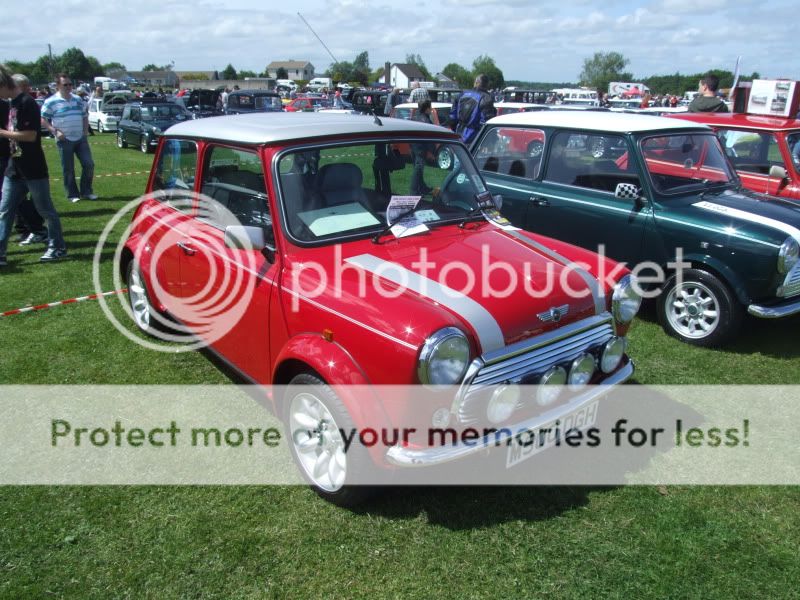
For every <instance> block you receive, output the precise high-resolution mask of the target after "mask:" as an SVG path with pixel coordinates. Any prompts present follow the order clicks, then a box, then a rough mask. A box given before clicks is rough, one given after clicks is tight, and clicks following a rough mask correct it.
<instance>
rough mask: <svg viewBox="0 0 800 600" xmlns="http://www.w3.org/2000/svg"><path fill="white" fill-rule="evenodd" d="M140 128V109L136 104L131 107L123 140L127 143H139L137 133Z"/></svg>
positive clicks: (138, 133)
mask: <svg viewBox="0 0 800 600" xmlns="http://www.w3.org/2000/svg"><path fill="white" fill-rule="evenodd" d="M141 129H142V109H141V108H140V107H138V106H132V107H131V118H130V121H129V122H128V127H127V128H126V129H125V141H126V142H128V143H129V144H135V145H138V144H139V135H140V133H141Z"/></svg>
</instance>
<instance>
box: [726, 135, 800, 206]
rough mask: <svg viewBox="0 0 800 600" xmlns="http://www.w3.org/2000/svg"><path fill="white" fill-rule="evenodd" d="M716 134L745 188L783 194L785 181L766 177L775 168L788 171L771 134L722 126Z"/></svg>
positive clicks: (775, 139)
mask: <svg viewBox="0 0 800 600" xmlns="http://www.w3.org/2000/svg"><path fill="white" fill-rule="evenodd" d="M716 133H717V137H718V138H719V139H720V141H721V142H722V146H723V148H724V149H725V154H727V156H728V158H729V159H730V161H731V162H732V163H733V166H734V167H735V169H736V173H737V174H738V175H739V178H740V179H741V180H742V184H743V185H744V186H745V187H746V188H747V189H749V190H753V191H755V192H760V193H762V194H771V195H776V196H777V195H781V194H782V187H783V186H782V184H783V183H784V182H783V181H782V180H781V179H779V178H777V177H770V175H769V171H770V169H771V168H772V167H774V166H778V167H782V168H784V169H787V172H788V167H787V165H786V163H785V162H784V159H783V155H782V153H781V145H780V142H779V141H778V138H777V137H776V135H775V134H774V133H770V132H765V131H753V130H744V129H728V128H724V127H721V128H719V129H717V131H716Z"/></svg>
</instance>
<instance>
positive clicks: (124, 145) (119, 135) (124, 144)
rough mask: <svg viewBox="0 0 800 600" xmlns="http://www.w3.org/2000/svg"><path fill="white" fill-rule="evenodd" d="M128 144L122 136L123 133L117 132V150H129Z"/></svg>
mask: <svg viewBox="0 0 800 600" xmlns="http://www.w3.org/2000/svg"><path fill="white" fill-rule="evenodd" d="M127 147H128V142H126V141H125V138H124V137H123V136H122V132H121V131H118V132H117V148H127Z"/></svg>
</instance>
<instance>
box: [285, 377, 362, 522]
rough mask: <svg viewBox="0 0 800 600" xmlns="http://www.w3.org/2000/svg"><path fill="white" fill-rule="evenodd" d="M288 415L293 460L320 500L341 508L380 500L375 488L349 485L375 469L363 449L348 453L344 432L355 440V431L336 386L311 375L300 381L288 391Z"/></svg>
mask: <svg viewBox="0 0 800 600" xmlns="http://www.w3.org/2000/svg"><path fill="white" fill-rule="evenodd" d="M283 413H284V414H283V420H284V425H285V427H286V429H287V440H288V441H289V447H290V448H291V452H292V458H293V459H294V461H295V463H296V464H297V466H298V468H299V469H300V472H301V473H302V475H303V477H304V478H305V480H306V481H307V482H308V483H309V484H310V485H311V487H312V489H313V490H314V491H315V492H316V493H317V494H319V495H320V496H321V497H322V498H324V499H325V500H327V501H329V502H331V503H333V504H336V505H338V506H355V505H356V504H359V503H361V502H363V501H364V500H366V499H367V498H369V497H370V496H372V495H374V493H375V488H374V487H372V486H368V485H348V483H350V482H352V481H353V480H354V478H355V477H356V473H357V474H358V475H359V476H361V477H363V476H364V475H365V474H366V473H368V472H369V471H370V470H374V466H373V465H372V461H371V459H370V457H369V455H368V454H367V452H366V450H365V449H364V448H363V447H362V446H360V445H359V444H356V443H353V444H352V445H351V446H350V447H349V449H348V450H345V443H344V438H343V436H342V432H345V433H346V434H347V435H350V432H353V431H355V425H354V424H353V421H352V419H351V418H350V415H349V414H348V412H347V409H346V408H345V406H344V404H343V403H342V401H341V400H340V399H339V397H338V396H337V395H336V393H335V392H334V391H333V389H332V388H331V387H330V386H328V385H327V384H326V383H325V382H324V381H322V380H321V379H320V378H319V377H317V376H316V375H312V374H311V373H301V374H299V375H296V376H295V377H294V378H293V379H292V380H291V382H290V383H289V386H288V387H287V388H286V394H285V396H284V398H283Z"/></svg>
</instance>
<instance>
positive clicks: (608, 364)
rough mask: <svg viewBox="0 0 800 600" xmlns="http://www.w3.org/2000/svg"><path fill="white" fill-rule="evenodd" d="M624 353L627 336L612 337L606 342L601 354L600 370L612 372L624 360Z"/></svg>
mask: <svg viewBox="0 0 800 600" xmlns="http://www.w3.org/2000/svg"><path fill="white" fill-rule="evenodd" d="M624 354H625V338H623V337H612V338H611V339H610V340H608V341H607V342H606V345H605V346H604V347H603V353H602V354H601V355H600V370H601V371H602V372H603V373H606V374H608V373H611V372H612V371H613V370H614V369H616V368H617V367H618V366H619V363H621V362H622V357H623V355H624Z"/></svg>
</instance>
